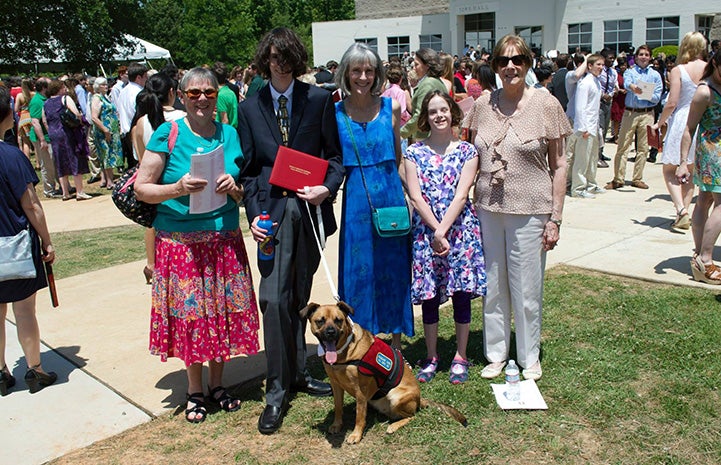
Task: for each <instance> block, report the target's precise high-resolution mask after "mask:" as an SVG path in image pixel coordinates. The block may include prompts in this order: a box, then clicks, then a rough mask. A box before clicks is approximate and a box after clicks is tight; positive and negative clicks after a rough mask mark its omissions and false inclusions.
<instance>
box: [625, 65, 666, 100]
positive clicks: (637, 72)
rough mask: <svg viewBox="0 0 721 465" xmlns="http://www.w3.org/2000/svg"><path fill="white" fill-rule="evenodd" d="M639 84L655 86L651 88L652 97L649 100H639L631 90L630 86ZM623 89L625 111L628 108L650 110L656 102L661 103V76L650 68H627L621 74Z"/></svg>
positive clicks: (636, 66) (635, 66)
mask: <svg viewBox="0 0 721 465" xmlns="http://www.w3.org/2000/svg"><path fill="white" fill-rule="evenodd" d="M639 82H652V83H653V84H655V86H654V88H653V96H652V97H651V100H650V101H649V100H641V99H639V98H638V95H636V94H635V93H634V92H633V91H632V90H631V84H637V83H639ZM623 87H625V88H626V90H627V91H628V92H626V109H629V108H651V107H655V106H656V105H657V104H658V102H660V101H661V91H662V90H663V84H662V83H661V75H660V74H658V71H656V70H655V69H653V68H652V67H651V66H646V67H645V68H641V67H640V66H638V65H634V66H633V67H631V68H628V69H627V70H626V72H625V73H623Z"/></svg>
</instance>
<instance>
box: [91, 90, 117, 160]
mask: <svg viewBox="0 0 721 465" xmlns="http://www.w3.org/2000/svg"><path fill="white" fill-rule="evenodd" d="M93 99H97V100H100V120H101V121H102V122H103V126H105V127H106V128H108V129H110V134H111V137H110V142H108V141H107V140H106V139H105V133H103V132H102V131H101V130H100V128H98V127H97V126H95V125H93V130H94V131H95V134H94V135H95V148H96V149H97V150H98V156H99V157H100V160H101V161H102V163H103V168H104V169H108V168H116V167H118V166H119V165H120V163H121V162H122V161H123V147H122V143H121V141H120V119H119V116H118V111H117V109H116V108H115V105H114V104H113V103H112V102H110V100H108V98H107V97H106V96H104V95H103V96H100V95H98V94H93Z"/></svg>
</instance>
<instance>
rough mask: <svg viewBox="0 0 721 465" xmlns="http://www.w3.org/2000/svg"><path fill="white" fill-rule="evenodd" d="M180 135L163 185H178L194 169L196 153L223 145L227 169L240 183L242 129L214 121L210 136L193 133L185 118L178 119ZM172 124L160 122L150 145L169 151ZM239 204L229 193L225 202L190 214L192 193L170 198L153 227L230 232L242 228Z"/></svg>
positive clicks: (212, 183) (211, 185)
mask: <svg viewBox="0 0 721 465" xmlns="http://www.w3.org/2000/svg"><path fill="white" fill-rule="evenodd" d="M176 123H177V124H178V137H177V139H176V142H175V147H174V148H173V151H172V153H171V154H170V155H169V156H167V158H166V163H165V169H164V170H163V174H162V175H161V176H160V180H159V181H158V183H159V184H174V183H176V182H178V180H179V179H180V178H182V177H183V176H185V174H187V173H189V172H190V157H191V156H192V155H193V154H195V153H207V152H210V151H212V150H215V149H216V148H217V147H218V146H219V145H221V144H222V145H223V152H224V157H225V172H226V173H228V174H230V175H231V176H232V177H233V179H235V181H236V182H238V180H239V177H240V168H238V167H239V166H242V165H243V163H242V161H243V152H242V150H241V148H240V138H239V137H238V132H237V131H236V130H235V129H233V127H232V126H229V125H227V124H222V123H218V122H214V124H215V134H213V136H212V137H210V138H205V137H200V136H198V135H196V134H195V133H193V132H192V131H191V130H190V128H189V127H188V125H187V124H186V123H185V118H183V119H179V120H177V121H176ZM170 128H171V123H169V122H168V123H163V124H162V125H160V126H159V127H158V128H157V129H156V130H155V132H154V133H153V135H152V136H151V137H150V140H149V141H148V144H147V146H146V148H147V149H148V150H151V151H153V152H158V153H165V154H167V153H168V136H169V134H170ZM215 181H216V180H215V179H209V180H208V186H207V187H206V189H214V188H215ZM239 221H240V217H239V211H238V204H237V203H236V202H235V201H234V200H233V199H232V198H231V197H230V196H227V201H226V203H225V205H223V206H222V207H220V208H218V209H217V210H213V211H211V212H208V213H198V214H195V213H193V214H191V213H190V195H183V196H180V197H176V198H174V199H169V200H166V201H164V202H162V203H160V204H159V205H158V215H157V216H156V217H155V221H154V222H153V227H154V228H155V229H158V230H162V231H170V232H191V231H229V230H236V229H238V227H239V225H240V223H239Z"/></svg>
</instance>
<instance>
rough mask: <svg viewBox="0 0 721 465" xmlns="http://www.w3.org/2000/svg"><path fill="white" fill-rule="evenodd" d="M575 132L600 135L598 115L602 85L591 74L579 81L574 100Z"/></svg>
mask: <svg viewBox="0 0 721 465" xmlns="http://www.w3.org/2000/svg"><path fill="white" fill-rule="evenodd" d="M574 105H575V111H574V113H575V117H574V118H573V130H574V131H579V132H588V133H589V134H591V135H592V136H596V135H598V115H599V113H600V105H601V83H600V82H599V80H598V78H596V76H594V75H593V74H591V73H586V75H585V76H584V77H583V78H581V80H580V81H578V85H577V86H576V95H575V99H574Z"/></svg>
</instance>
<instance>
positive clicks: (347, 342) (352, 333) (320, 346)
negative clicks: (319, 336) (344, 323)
mask: <svg viewBox="0 0 721 465" xmlns="http://www.w3.org/2000/svg"><path fill="white" fill-rule="evenodd" d="M347 318H348V323H350V327H351V331H350V336H348V338H347V339H346V340H345V344H343V346H342V347H341V348H340V349H337V350H336V353H337V354H339V355H340V354H342V353H343V352H345V350H346V349H347V348H348V346H349V345H350V343H351V342H353V339H354V338H355V327H356V325H355V323H354V322H353V320H351V318H350V316H348V317H347ZM324 354H325V348H324V347H323V343H320V344H318V357H323V355H324Z"/></svg>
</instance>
